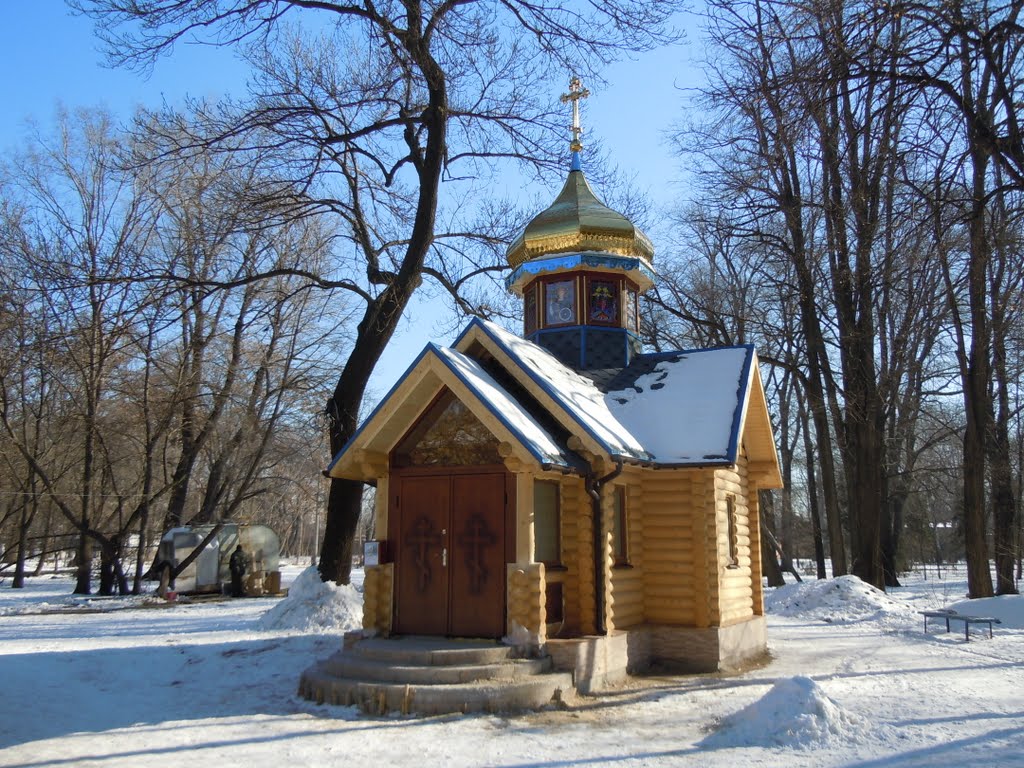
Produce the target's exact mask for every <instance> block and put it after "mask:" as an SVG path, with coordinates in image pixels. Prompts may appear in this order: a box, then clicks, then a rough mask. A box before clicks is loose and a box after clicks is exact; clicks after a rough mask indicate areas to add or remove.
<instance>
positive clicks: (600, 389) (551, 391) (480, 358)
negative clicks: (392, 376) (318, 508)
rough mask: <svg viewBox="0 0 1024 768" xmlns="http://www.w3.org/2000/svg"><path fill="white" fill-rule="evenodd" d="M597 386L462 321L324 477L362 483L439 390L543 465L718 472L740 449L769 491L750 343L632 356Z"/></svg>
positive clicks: (771, 473) (769, 447)
mask: <svg viewBox="0 0 1024 768" xmlns="http://www.w3.org/2000/svg"><path fill="white" fill-rule="evenodd" d="M603 381H604V382H606V383H605V384H604V385H603V386H598V385H597V384H595V382H594V381H593V380H591V379H590V378H587V377H586V376H585V375H582V374H580V373H577V372H576V371H574V370H572V369H571V368H569V367H567V366H566V365H565V364H563V363H562V362H560V361H559V360H558V359H557V358H555V357H554V356H553V355H552V354H551V353H549V352H548V351H547V350H545V349H543V348H542V347H540V346H538V345H536V344H534V343H532V342H530V341H527V340H525V339H522V338H520V337H518V336H515V335H514V334H512V333H510V332H509V331H506V330H505V329H504V328H501V327H500V326H498V325H495V324H494V323H490V322H487V321H482V320H473V321H471V322H470V323H469V325H468V326H467V327H466V328H465V330H463V332H462V334H461V335H460V336H459V338H458V339H457V340H456V341H455V344H454V345H453V346H452V348H450V349H446V348H441V347H438V346H435V345H433V344H429V345H427V347H426V348H425V349H424V350H423V352H422V353H421V354H420V356H419V357H418V358H417V359H416V361H415V362H414V363H413V364H412V366H410V368H409V370H407V371H406V373H405V374H404V375H403V376H402V378H401V379H400V380H399V382H398V383H397V384H396V385H395V386H394V387H393V388H392V390H391V391H390V392H389V393H388V394H387V395H386V396H385V397H384V399H383V400H382V401H381V403H380V405H378V406H377V408H376V410H375V411H374V412H373V413H372V414H371V415H370V417H369V418H368V419H367V420H366V421H365V422H364V423H363V425H362V426H360V428H359V430H358V432H357V433H356V435H355V436H354V437H353V438H352V440H350V441H349V443H348V445H346V446H345V447H344V448H343V449H342V450H341V451H340V452H339V453H338V455H337V456H335V458H334V460H333V461H332V463H331V465H330V467H329V468H328V473H329V474H330V475H331V476H333V477H350V478H352V479H371V478H369V477H367V476H368V475H369V474H370V471H369V470H368V469H366V468H365V467H364V466H363V465H365V464H366V460H365V457H366V456H374V457H378V458H379V457H385V458H386V456H387V454H388V453H389V452H390V450H391V449H392V448H393V446H394V445H395V444H396V443H397V442H398V440H400V439H401V438H402V436H403V435H404V434H405V433H406V432H407V431H408V429H409V428H410V427H411V426H412V425H413V423H414V422H415V420H416V419H417V418H418V417H419V415H420V414H421V413H422V412H423V411H424V409H425V408H426V407H427V406H428V405H429V403H430V402H431V401H432V399H433V398H434V397H435V396H436V395H437V393H438V392H439V391H440V390H441V388H443V387H447V388H448V389H451V390H452V391H453V393H454V394H455V395H456V396H457V397H458V398H459V399H460V400H462V401H463V402H464V403H465V404H466V406H467V407H469V409H470V410H471V411H472V412H473V413H474V415H476V416H477V418H479V419H480V420H481V421H482V422H483V423H484V424H485V425H486V426H487V427H488V428H489V429H490V431H491V432H492V433H493V434H494V435H495V437H496V438H497V439H499V440H500V441H503V442H508V443H509V444H510V450H514V451H515V452H517V453H518V455H519V458H520V459H521V460H525V461H530V462H533V463H535V464H536V465H539V466H540V467H543V468H547V469H551V468H554V469H561V470H563V471H570V472H571V471H579V470H580V468H581V467H584V466H586V462H584V461H583V459H582V458H581V453H582V454H586V453H590V454H592V455H594V456H605V457H607V458H609V459H611V460H616V461H623V462H625V463H630V464H640V465H645V466H651V467H655V468H657V467H662V468H677V467H678V468H683V467H708V466H730V465H733V464H736V463H737V462H738V461H739V459H740V456H741V452H743V451H744V450H745V451H746V457H747V460H748V465H749V467H750V471H751V474H753V475H756V478H757V482H758V484H759V485H760V487H781V475H780V472H779V465H778V457H777V454H776V451H775V444H774V438H773V437H772V429H771V422H770V420H769V418H768V411H767V404H766V402H765V399H764V390H763V388H762V385H761V378H760V374H759V373H758V370H757V355H756V353H755V352H754V348H753V347H752V346H740V347H723V348H718V349H709V350H692V351H681V352H671V353H660V354H654V355H640V356H638V357H637V358H635V359H634V361H633V362H632V363H631V364H630V366H629V367H627V368H625V369H623V370H621V371H619V372H618V373H617V374H616V375H615V376H612V377H610V378H606V379H603ZM567 435H572V436H573V438H575V440H576V441H578V442H575V443H574V442H573V439H567V438H566V436H567ZM570 445H571V446H572V449H570V447H569V446H570ZM573 449H575V450H573ZM360 457H363V458H360Z"/></svg>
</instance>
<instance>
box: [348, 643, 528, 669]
mask: <svg viewBox="0 0 1024 768" xmlns="http://www.w3.org/2000/svg"><path fill="white" fill-rule="evenodd" d="M346 651H347V652H349V653H352V654H354V655H356V656H360V657H362V658H364V659H373V660H377V661H383V662H387V663H389V664H392V665H395V666H434V667H442V666H460V665H479V664H500V663H502V662H504V661H508V660H509V659H511V658H512V649H511V648H509V647H508V646H507V645H500V644H498V643H496V642H495V641H493V640H459V639H454V640H453V639H449V638H437V637H402V638H387V639H385V638H376V637H372V638H367V639H365V640H360V641H359V642H357V643H354V644H353V645H351V646H350V647H348V648H346Z"/></svg>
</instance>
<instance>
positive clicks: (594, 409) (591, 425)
mask: <svg viewBox="0 0 1024 768" xmlns="http://www.w3.org/2000/svg"><path fill="white" fill-rule="evenodd" d="M474 322H475V323H476V322H478V323H479V324H480V326H481V327H483V329H484V330H485V331H486V332H487V334H488V335H489V336H490V337H491V338H492V339H494V340H495V341H496V342H497V343H498V344H499V345H500V346H501V347H502V348H503V349H504V350H505V352H506V353H508V355H509V357H511V358H512V359H513V360H515V361H516V363H518V365H519V367H520V368H522V369H523V371H524V372H526V373H527V374H529V375H530V376H532V377H533V379H534V381H536V382H537V383H538V384H539V385H540V386H541V387H542V388H543V389H544V390H545V391H546V392H547V393H548V394H549V395H550V396H551V397H553V398H554V399H555V400H556V401H557V402H558V404H559V405H561V406H562V408H564V409H565V411H566V412H567V413H569V414H570V415H571V416H572V417H573V419H574V420H575V421H576V423H577V424H578V425H579V426H580V427H582V428H583V429H584V430H585V431H586V432H587V433H588V434H590V436H591V437H593V438H594V439H595V440H596V441H597V442H598V443H599V444H600V445H601V446H602V447H603V448H604V449H605V450H606V451H607V452H608V453H610V454H611V455H613V456H625V457H631V458H635V459H643V460H650V459H651V458H653V457H652V456H651V455H650V454H648V452H647V451H646V450H645V449H644V446H643V445H641V444H640V442H639V441H638V440H637V439H636V438H635V437H634V436H633V435H632V433H631V432H630V430H629V429H627V428H626V427H625V426H624V425H623V424H621V423H620V422H619V420H618V419H617V418H616V417H615V415H614V414H613V413H612V411H611V410H610V409H609V407H608V403H607V402H606V400H605V395H604V393H603V392H601V390H599V389H598V388H597V387H596V386H594V382H592V381H591V380H590V379H588V378H585V377H584V376H581V375H580V374H578V373H576V371H574V370H573V369H572V368H570V367H568V366H567V365H565V364H564V363H562V362H561V361H560V360H559V359H558V358H556V357H555V356H554V355H552V354H551V353H550V352H548V351H547V350H546V349H544V348H543V347H540V346H538V345H536V344H534V343H533V342H532V341H527V340H526V339H523V338H520V337H519V336H516V335H514V334H512V333H510V332H509V331H506V330H505V329H504V328H502V327H501V326H500V325H496V324H494V323H492V322H489V321H474ZM471 327H472V324H471V325H470V328H471ZM466 330H467V331H468V330H469V328H467V329H466ZM456 343H457V342H456Z"/></svg>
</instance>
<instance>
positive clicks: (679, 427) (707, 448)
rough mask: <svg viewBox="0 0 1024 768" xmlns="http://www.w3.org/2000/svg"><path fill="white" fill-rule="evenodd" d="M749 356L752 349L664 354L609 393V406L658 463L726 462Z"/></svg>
mask: <svg viewBox="0 0 1024 768" xmlns="http://www.w3.org/2000/svg"><path fill="white" fill-rule="evenodd" d="M752 356H753V348H752V347H724V348H720V349H708V350H699V351H696V352H680V353H679V354H678V355H675V354H673V355H669V356H666V357H665V359H664V360H661V361H659V362H658V364H657V365H656V367H655V368H654V370H653V371H652V372H651V373H647V374H645V375H643V376H641V377H639V378H638V379H636V380H635V381H634V382H633V384H632V385H631V386H629V387H626V388H625V389H620V390H617V391H612V392H609V393H608V394H607V395H606V398H607V402H608V407H609V410H611V412H612V413H613V414H615V416H616V418H617V419H618V420H619V421H620V422H621V423H623V424H625V425H626V426H627V427H628V428H629V430H630V432H632V433H633V435H634V436H635V437H636V438H637V440H638V441H639V442H640V443H641V444H642V445H643V446H644V448H645V449H646V450H647V452H648V453H650V454H651V455H653V456H654V458H655V460H656V461H657V462H658V463H659V464H688V463H704V462H715V461H728V462H729V463H732V462H734V461H735V460H736V440H737V433H738V427H739V417H740V412H741V409H742V406H743V403H744V400H745V394H746V389H747V385H748V381H749V378H750V363H751V359H752Z"/></svg>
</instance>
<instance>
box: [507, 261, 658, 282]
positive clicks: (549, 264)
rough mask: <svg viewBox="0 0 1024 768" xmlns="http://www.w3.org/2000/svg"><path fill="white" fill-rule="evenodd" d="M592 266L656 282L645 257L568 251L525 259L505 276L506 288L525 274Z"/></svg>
mask: <svg viewBox="0 0 1024 768" xmlns="http://www.w3.org/2000/svg"><path fill="white" fill-rule="evenodd" d="M581 267H591V268H596V269H618V270H622V271H623V272H630V271H636V272H639V273H640V274H641V275H643V276H644V277H646V278H647V279H648V280H650V281H651V282H652V283H653V282H655V274H654V270H653V269H652V268H651V266H650V265H648V264H647V262H645V261H644V260H643V259H640V258H637V257H636V256H615V255H612V254H600V253H566V254H558V255H557V256H544V257H540V258H536V259H531V260H530V261H524V262H523V263H522V264H520V265H519V266H518V267H516V268H515V269H514V270H512V274H510V275H509V276H508V277H506V278H505V290H509V289H510V288H511V286H512V285H513V284H514V283H516V282H517V281H518V280H519V279H520V278H522V277H523V275H525V274H530V275H542V274H544V273H546V272H553V271H556V270H560V269H579V268H581Z"/></svg>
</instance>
